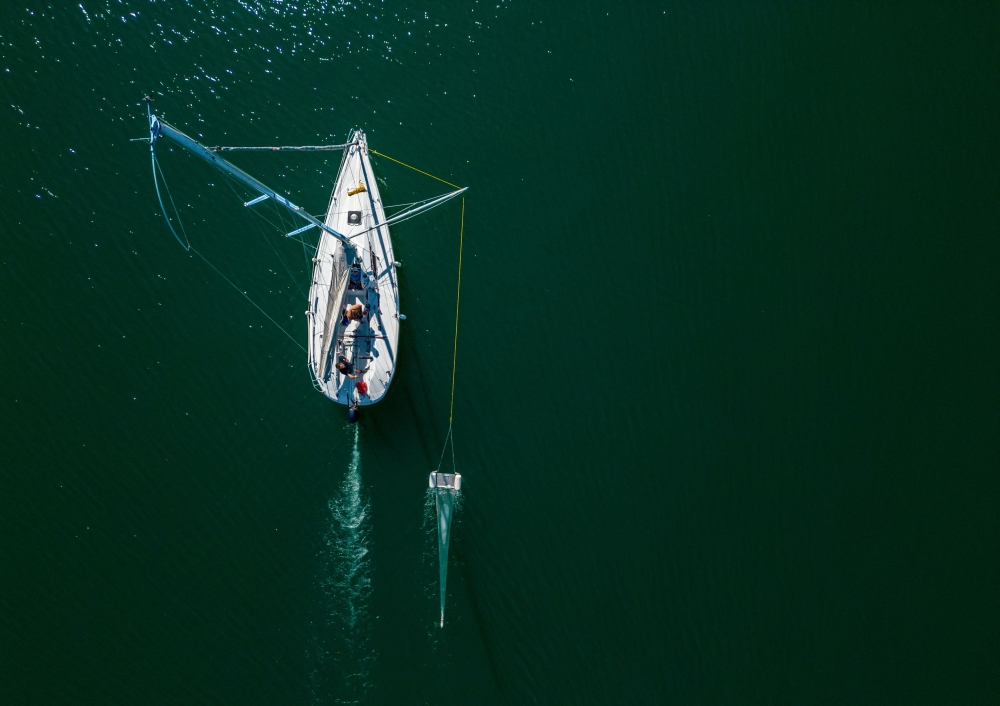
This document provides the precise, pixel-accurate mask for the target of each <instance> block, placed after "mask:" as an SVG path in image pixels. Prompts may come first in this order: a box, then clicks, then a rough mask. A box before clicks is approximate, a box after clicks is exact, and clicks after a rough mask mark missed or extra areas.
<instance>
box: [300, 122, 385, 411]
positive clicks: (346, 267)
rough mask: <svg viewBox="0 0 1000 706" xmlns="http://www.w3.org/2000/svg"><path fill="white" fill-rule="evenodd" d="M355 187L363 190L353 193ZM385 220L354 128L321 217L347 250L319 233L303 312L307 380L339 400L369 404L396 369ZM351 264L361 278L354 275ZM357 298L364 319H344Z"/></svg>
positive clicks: (364, 150)
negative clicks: (345, 369) (341, 365)
mask: <svg viewBox="0 0 1000 706" xmlns="http://www.w3.org/2000/svg"><path fill="white" fill-rule="evenodd" d="M359 185H361V186H363V187H364V190H363V191H358V187H359ZM348 192H352V193H351V195H348ZM354 192H357V193H354ZM385 220H386V218H385V211H384V209H383V205H382V198H381V196H380V195H379V190H378V183H377V182H376V180H375V175H374V173H373V172H372V167H371V162H370V160H369V158H368V145H367V142H366V140H365V135H364V133H363V132H361V131H360V130H358V131H355V133H354V134H353V135H352V137H351V140H350V145H348V147H346V148H345V149H344V156H343V160H342V161H341V165H340V172H339V173H338V175H337V183H336V186H334V188H333V193H332V194H331V196H330V205H329V207H328V208H327V212H326V219H325V221H324V222H325V224H326V225H327V226H329V227H330V228H332V229H333V230H335V231H337V232H338V233H341V234H343V235H345V236H347V237H348V238H350V239H351V243H352V244H353V248H352V247H348V246H345V245H344V244H343V243H342V242H341V241H340V240H339V239H337V238H336V237H334V236H333V235H331V234H329V233H327V232H326V231H324V232H323V234H322V236H321V238H320V241H319V245H318V246H317V249H316V256H315V259H314V265H313V275H312V284H311V285H310V288H309V309H308V310H307V311H306V316H307V317H308V319H309V351H308V352H309V369H310V372H311V373H312V377H313V382H314V384H315V385H316V387H317V389H319V390H320V391H321V392H322V393H323V394H324V395H326V396H327V397H329V398H330V399H331V400H333V401H335V402H339V403H340V404H344V405H354V404H357V405H358V406H365V405H370V404H375V403H376V402H378V401H379V400H381V399H382V398H383V397H385V394H386V392H388V390H389V385H390V384H391V383H392V376H393V373H395V371H396V362H397V359H398V343H399V286H398V283H397V281H396V268H395V265H394V262H395V257H394V256H393V252H392V240H391V238H390V235H389V228H388V226H385V225H380V224H384V223H385ZM352 266H355V267H354V277H356V278H358V279H360V282H357V281H354V280H352V272H351V270H352ZM357 304H360V305H361V307H362V310H363V316H362V318H361V319H360V320H350V319H348V318H347V317H346V316H345V311H347V309H348V308H349V307H351V306H354V305H357ZM341 359H346V361H347V362H348V364H349V366H350V367H351V368H353V374H355V375H357V377H356V378H352V377H350V376H348V375H344V374H342V373H341V372H340V371H339V370H338V369H337V367H336V363H337V362H338V360H341ZM358 383H364V385H361V386H360V387H359V385H358Z"/></svg>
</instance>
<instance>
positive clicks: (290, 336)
mask: <svg viewBox="0 0 1000 706" xmlns="http://www.w3.org/2000/svg"><path fill="white" fill-rule="evenodd" d="M191 252H193V253H194V254H195V255H197V256H198V257H200V258H201V259H202V260H204V262H205V264H206V265H208V266H209V267H211V268H212V269H213V270H215V271H216V272H217V273H218V274H219V276H220V277H222V279H224V280H226V281H227V282H229V284H230V286H231V287H232V288H233V289H235V290H236V291H237V292H239V293H240V294H242V295H243V297H244V298H245V299H246V300H247V301H248V302H250V303H251V304H253V305H254V306H256V307H257V311H259V312H260V313H262V314H263V315H264V316H267V320H268V321H270V322H271V323H272V324H274V325H275V326H277V327H278V329H280V330H281V332H282V333H283V334H285V335H286V336H288V338H289V340H291V342H292V343H294V344H295V345H297V346H298V347H299V348H302V344H301V343H299V342H298V341H296V340H295V339H294V338H292V334H290V333H288V331H286V330H285V329H284V328H282V327H281V324H279V323H278V322H277V321H275V320H274V319H272V318H271V317H270V315H269V314H268V313H267V312H266V311H264V310H263V309H261V308H260V306H258V304H257V302H255V301H254V300H253V299H251V298H250V297H248V296H247V293H246V292H244V291H243V290H242V289H240V288H239V287H237V286H236V285H235V284H233V281H232V280H231V279H229V278H228V277H226V276H225V275H224V274H222V271H221V270H220V269H219V268H218V267H216V266H215V265H213V264H212V263H211V262H209V261H208V258H207V257H205V256H204V255H202V254H201V253H200V252H198V251H197V250H195V249H194V248H191ZM302 350H303V351H305V350H306V349H305V348H302ZM307 352H308V351H307Z"/></svg>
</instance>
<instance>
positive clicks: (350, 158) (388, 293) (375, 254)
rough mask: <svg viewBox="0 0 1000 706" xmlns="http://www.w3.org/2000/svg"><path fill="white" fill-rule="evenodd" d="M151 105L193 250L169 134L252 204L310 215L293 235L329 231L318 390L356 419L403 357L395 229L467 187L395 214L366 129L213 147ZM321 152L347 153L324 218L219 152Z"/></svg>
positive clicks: (312, 315)
mask: <svg viewBox="0 0 1000 706" xmlns="http://www.w3.org/2000/svg"><path fill="white" fill-rule="evenodd" d="M146 105H147V116H148V118H149V148H150V153H151V155H152V160H153V179H154V183H155V184H156V188H157V197H158V198H159V201H160V206H161V208H162V209H163V212H164V217H165V218H166V221H167V224H168V226H170V229H171V231H172V232H173V233H174V236H175V237H176V238H177V240H178V242H180V243H181V245H182V246H184V247H185V249H190V244H189V243H187V242H186V238H185V239H182V238H181V237H180V236H179V235H178V234H177V232H176V230H174V228H173V225H171V222H170V218H169V216H168V215H167V209H166V207H165V205H164V202H163V198H162V196H161V195H160V190H159V183H158V181H157V171H158V170H159V166H158V164H157V161H156V151H155V148H156V142H157V140H159V139H161V138H167V139H169V140H171V141H172V142H174V143H176V144H178V145H180V146H181V147H183V148H185V149H186V150H188V151H189V152H191V153H192V154H194V155H196V156H198V157H200V158H202V159H204V160H205V161H207V162H208V163H209V164H211V165H212V166H214V167H216V168H217V169H219V170H221V171H222V172H224V173H225V174H227V175H228V176H230V177H232V178H234V179H235V180H236V181H238V182H240V183H242V184H243V185H244V186H245V187H248V188H249V189H250V190H251V191H253V192H256V193H258V194H259V196H257V197H256V198H254V199H252V200H250V201H247V202H245V203H244V206H246V207H248V208H250V207H253V206H254V205H256V204H258V203H261V202H263V201H266V200H267V199H272V200H273V201H274V202H275V203H277V204H280V205H281V206H282V207H284V208H285V209H287V210H288V211H290V212H291V213H292V214H294V215H295V216H296V217H298V218H300V219H302V220H303V221H305V223H304V224H303V225H302V226H301V227H299V228H297V229H295V230H292V231H291V232H289V233H287V234H286V235H287V236H288V237H295V236H301V234H303V233H305V232H306V231H309V230H312V229H314V228H318V229H319V230H320V231H321V233H320V239H319V243H318V245H317V246H316V252H315V256H314V257H313V270H312V280H311V283H310V287H309V300H308V308H307V309H306V312H305V314H306V317H307V320H308V347H307V348H308V350H307V355H308V366H309V372H310V374H311V377H312V381H313V385H314V386H315V387H316V389H317V390H319V391H320V392H322V393H323V394H324V395H326V396H327V397H328V398H329V399H331V400H333V401H334V402H337V403H339V404H342V405H346V406H347V407H348V408H349V412H348V419H349V421H352V422H354V421H357V419H358V408H359V407H363V406H367V405H372V404H375V403H376V402H379V401H380V400H382V399H383V398H384V397H385V395H386V393H387V392H388V390H389V386H390V385H391V383H392V378H393V375H394V373H395V371H396V369H397V367H398V362H399V324H400V321H403V320H405V319H406V317H405V316H404V315H403V314H401V313H400V310H399V282H398V280H397V273H396V270H397V268H398V267H399V266H400V265H399V262H397V261H396V259H395V257H394V255H393V250H392V237H391V234H390V231H389V226H390V225H392V224H393V223H398V222H401V221H403V220H406V219H409V218H412V217H413V216H415V215H417V214H419V213H421V212H423V211H426V210H429V209H431V208H434V207H435V206H438V205H440V204H442V203H444V202H446V201H448V200H450V199H452V198H455V197H456V196H459V195H460V194H462V193H464V192H465V191H466V190H467V188H468V187H465V188H458V189H456V190H455V191H451V192H448V193H446V194H443V195H441V196H437V197H434V198H431V199H426V200H424V201H422V202H418V203H416V204H411V205H412V206H413V207H412V208H409V209H407V210H405V211H403V212H402V213H398V214H396V215H394V216H392V217H390V218H386V215H385V207H384V205H383V203H382V197H381V195H380V194H379V189H378V183H377V181H376V179H375V176H374V172H373V171H372V164H371V160H370V157H369V149H368V142H367V139H366V137H365V134H364V132H363V131H361V130H360V129H355V130H353V131H352V132H351V133H350V135H349V137H348V140H347V142H346V143H344V144H341V145H319V146H305V147H206V146H205V145H203V144H201V143H200V142H198V141H197V140H195V139H193V138H191V137H189V136H188V135H185V134H184V133H183V132H181V131H180V130H178V129H177V128H175V127H173V126H172V125H170V124H169V123H167V122H166V121H164V120H163V119H162V118H160V117H158V116H156V115H155V114H153V113H152V111H151V109H150V108H149V100H148V99H147V102H146ZM320 150H341V151H342V152H343V157H342V159H341V163H340V169H339V171H338V173H337V180H336V183H335V184H334V187H333V192H332V193H331V194H330V202H329V205H328V206H327V210H326V215H325V217H324V218H323V220H320V219H318V218H316V217H314V216H312V215H310V214H309V213H308V212H307V211H306V210H305V209H303V208H302V207H300V206H296V205H295V204H294V203H292V202H291V201H290V200H289V199H287V198H286V197H284V196H282V195H281V194H279V193H277V192H276V191H275V190H274V189H271V188H270V187H267V186H265V185H264V184H262V183H261V182H259V181H258V180H257V179H255V178H253V177H252V176H250V175H249V174H247V173H246V172H244V171H243V170H242V169H240V168H238V167H236V166H235V165H233V164H231V163H230V162H228V161H226V160H225V159H223V158H222V157H221V156H220V153H222V152H228V151H320ZM160 174H161V177H162V172H160Z"/></svg>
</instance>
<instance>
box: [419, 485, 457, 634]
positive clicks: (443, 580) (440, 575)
mask: <svg viewBox="0 0 1000 706" xmlns="http://www.w3.org/2000/svg"><path fill="white" fill-rule="evenodd" d="M461 508H462V494H461V492H460V491H458V490H447V489H442V488H438V489H429V490H428V491H427V494H426V496H425V498H424V528H425V530H424V531H425V534H426V535H427V543H428V549H429V551H428V552H427V555H426V559H427V560H428V563H433V564H434V565H435V567H436V568H437V582H436V583H435V584H434V587H435V589H436V590H435V591H434V593H435V594H436V596H435V597H436V598H437V599H438V609H439V610H438V612H437V614H436V616H435V618H436V619H435V624H436V625H437V627H439V628H441V627H444V609H445V603H446V598H447V590H448V589H447V587H448V546H449V544H450V542H451V529H452V522H453V520H454V519H455V515H456V513H457V511H458V510H461Z"/></svg>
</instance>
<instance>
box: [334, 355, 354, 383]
mask: <svg viewBox="0 0 1000 706" xmlns="http://www.w3.org/2000/svg"><path fill="white" fill-rule="evenodd" d="M334 367H335V368H337V370H339V371H340V374H341V375H346V376H347V377H349V378H356V377H357V375H356V374H355V372H354V366H353V365H351V362H350V361H349V360H347V358H345V357H344V356H342V355H340V356H337V364H336V365H335V366H334Z"/></svg>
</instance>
